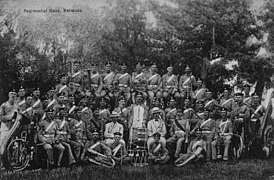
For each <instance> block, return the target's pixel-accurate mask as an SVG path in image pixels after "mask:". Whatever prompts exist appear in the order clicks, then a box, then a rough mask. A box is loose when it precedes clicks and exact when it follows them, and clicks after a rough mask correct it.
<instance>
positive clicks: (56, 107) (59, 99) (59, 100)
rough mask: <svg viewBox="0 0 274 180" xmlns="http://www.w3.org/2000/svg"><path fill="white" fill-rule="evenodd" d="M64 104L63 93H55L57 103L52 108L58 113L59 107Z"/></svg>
mask: <svg viewBox="0 0 274 180" xmlns="http://www.w3.org/2000/svg"><path fill="white" fill-rule="evenodd" d="M63 106H66V104H65V93H64V92H60V93H58V94H57V103H56V104H55V105H54V106H53V110H54V111H55V112H56V114H58V111H59V108H60V107H63Z"/></svg>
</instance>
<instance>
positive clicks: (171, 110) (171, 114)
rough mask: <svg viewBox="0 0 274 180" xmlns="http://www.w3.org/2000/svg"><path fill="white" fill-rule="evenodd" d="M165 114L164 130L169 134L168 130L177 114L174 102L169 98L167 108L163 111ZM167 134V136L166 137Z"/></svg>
mask: <svg viewBox="0 0 274 180" xmlns="http://www.w3.org/2000/svg"><path fill="white" fill-rule="evenodd" d="M165 112H166V128H167V132H170V128H171V126H172V124H173V121H174V119H175V117H176V114H177V108H176V101H175V99H174V98H172V97H171V98H170V100H169V107H168V108H166V109H165ZM168 136H169V134H167V137H168Z"/></svg>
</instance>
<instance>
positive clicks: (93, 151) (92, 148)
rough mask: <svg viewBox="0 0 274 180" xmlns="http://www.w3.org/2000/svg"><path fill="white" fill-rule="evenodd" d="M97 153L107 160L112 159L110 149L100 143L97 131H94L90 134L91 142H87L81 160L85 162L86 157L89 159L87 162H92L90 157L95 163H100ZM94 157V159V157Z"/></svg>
mask: <svg viewBox="0 0 274 180" xmlns="http://www.w3.org/2000/svg"><path fill="white" fill-rule="evenodd" d="M97 153H100V154H103V155H106V156H107V158H108V159H111V158H112V153H111V149H110V148H109V147H108V146H107V145H105V144H104V143H102V142H101V141H100V136H99V133H98V131H97V130H96V129H95V130H93V132H92V140H91V141H89V142H88V143H87V144H86V145H85V148H84V150H83V152H82V155H81V159H82V160H85V159H86V157H89V161H91V162H92V157H93V158H95V159H96V160H97V161H99V162H100V161H101V159H100V158H101V157H100V156H98V155H97ZM94 156H95V157H94Z"/></svg>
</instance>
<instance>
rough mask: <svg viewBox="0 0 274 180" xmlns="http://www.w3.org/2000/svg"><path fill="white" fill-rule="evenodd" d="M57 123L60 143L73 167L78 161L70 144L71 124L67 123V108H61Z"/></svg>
mask: <svg viewBox="0 0 274 180" xmlns="http://www.w3.org/2000/svg"><path fill="white" fill-rule="evenodd" d="M56 123H57V125H58V131H59V140H60V143H61V144H62V145H63V146H64V147H65V149H66V150H67V153H68V160H69V165H72V164H74V163H76V161H75V158H74V156H73V153H72V150H71V146H70V144H69V142H70V129H69V122H68V121H67V117H66V108H65V107H61V108H59V117H58V118H57V119H56Z"/></svg>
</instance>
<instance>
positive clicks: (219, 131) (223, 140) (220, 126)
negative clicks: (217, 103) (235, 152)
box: [211, 108, 233, 161]
mask: <svg viewBox="0 0 274 180" xmlns="http://www.w3.org/2000/svg"><path fill="white" fill-rule="evenodd" d="M227 113H228V112H227V109H226V108H222V109H221V116H222V118H221V121H220V122H218V123H216V134H215V139H214V141H212V143H211V145H212V160H216V159H217V158H218V159H221V158H223V160H224V161H227V160H228V151H229V146H230V143H231V138H232V135H233V132H232V128H233V127H232V122H231V120H230V119H229V118H227ZM222 145H224V148H223V149H224V153H223V156H222V155H221V146H222ZM217 155H218V156H217Z"/></svg>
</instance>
